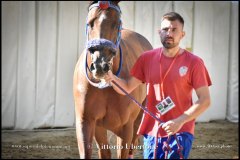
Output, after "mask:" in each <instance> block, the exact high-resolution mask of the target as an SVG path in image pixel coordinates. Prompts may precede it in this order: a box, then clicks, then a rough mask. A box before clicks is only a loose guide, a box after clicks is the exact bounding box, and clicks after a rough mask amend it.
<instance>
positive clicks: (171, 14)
mask: <svg viewBox="0 0 240 160" xmlns="http://www.w3.org/2000/svg"><path fill="white" fill-rule="evenodd" d="M164 19H167V20H169V21H175V20H178V21H179V22H180V23H182V25H183V26H184V20H183V18H182V16H181V15H180V14H178V13H176V12H168V13H166V14H164V15H163V16H162V20H164Z"/></svg>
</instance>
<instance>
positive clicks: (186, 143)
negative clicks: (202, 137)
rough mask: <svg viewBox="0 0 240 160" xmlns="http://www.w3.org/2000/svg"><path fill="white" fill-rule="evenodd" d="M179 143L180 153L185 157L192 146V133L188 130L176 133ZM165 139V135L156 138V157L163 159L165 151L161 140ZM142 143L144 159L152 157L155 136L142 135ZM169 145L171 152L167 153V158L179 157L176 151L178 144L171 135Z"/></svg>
mask: <svg viewBox="0 0 240 160" xmlns="http://www.w3.org/2000/svg"><path fill="white" fill-rule="evenodd" d="M176 136H177V138H178V140H179V143H180V144H181V146H182V147H183V151H182V155H183V158H184V159H187V158H188V156H189V153H190V150H191V148H192V142H193V140H194V137H193V135H192V134H190V133H188V132H182V133H177V134H176ZM166 140H167V137H163V138H158V149H157V159H164V158H165V152H164V151H163V150H162V146H163V142H164V141H166ZM143 143H144V151H143V157H144V159H154V151H155V137H154V136H149V135H146V134H145V135H144V138H143ZM168 144H169V146H170V147H171V149H172V152H169V153H168V159H180V155H179V154H178V152H177V149H178V146H177V142H176V140H175V138H174V136H171V138H170V141H169V143H168Z"/></svg>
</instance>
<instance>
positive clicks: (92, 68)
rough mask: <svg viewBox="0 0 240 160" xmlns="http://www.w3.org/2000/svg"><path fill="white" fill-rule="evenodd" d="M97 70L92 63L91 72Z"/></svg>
mask: <svg viewBox="0 0 240 160" xmlns="http://www.w3.org/2000/svg"><path fill="white" fill-rule="evenodd" d="M94 69H95V67H94V64H93V63H92V64H91V66H90V71H93V70H94Z"/></svg>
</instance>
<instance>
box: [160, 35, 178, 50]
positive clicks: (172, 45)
mask: <svg viewBox="0 0 240 160" xmlns="http://www.w3.org/2000/svg"><path fill="white" fill-rule="evenodd" d="M167 39H169V38H165V39H161V42H162V45H163V46H164V47H165V48H167V49H171V48H174V47H176V46H177V45H178V43H174V40H173V39H172V38H170V39H172V41H173V43H169V42H167Z"/></svg>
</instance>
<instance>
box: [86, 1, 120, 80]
mask: <svg viewBox="0 0 240 160" xmlns="http://www.w3.org/2000/svg"><path fill="white" fill-rule="evenodd" d="M118 2H119V1H92V2H91V3H90V5H89V8H88V9H89V12H88V16H87V26H86V34H87V45H86V68H88V70H89V72H90V73H91V74H92V77H93V78H94V79H95V81H96V80H101V79H103V78H104V76H105V74H106V73H107V72H108V71H109V70H112V69H113V58H114V57H115V56H116V54H117V50H118V48H119V44H120V40H121V25H122V24H121V19H120V17H121V10H120V8H119V6H118ZM86 70H87V69H86ZM86 74H87V72H86ZM87 77H88V74H87ZM88 80H89V81H91V84H92V83H93V82H92V80H90V79H88Z"/></svg>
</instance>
